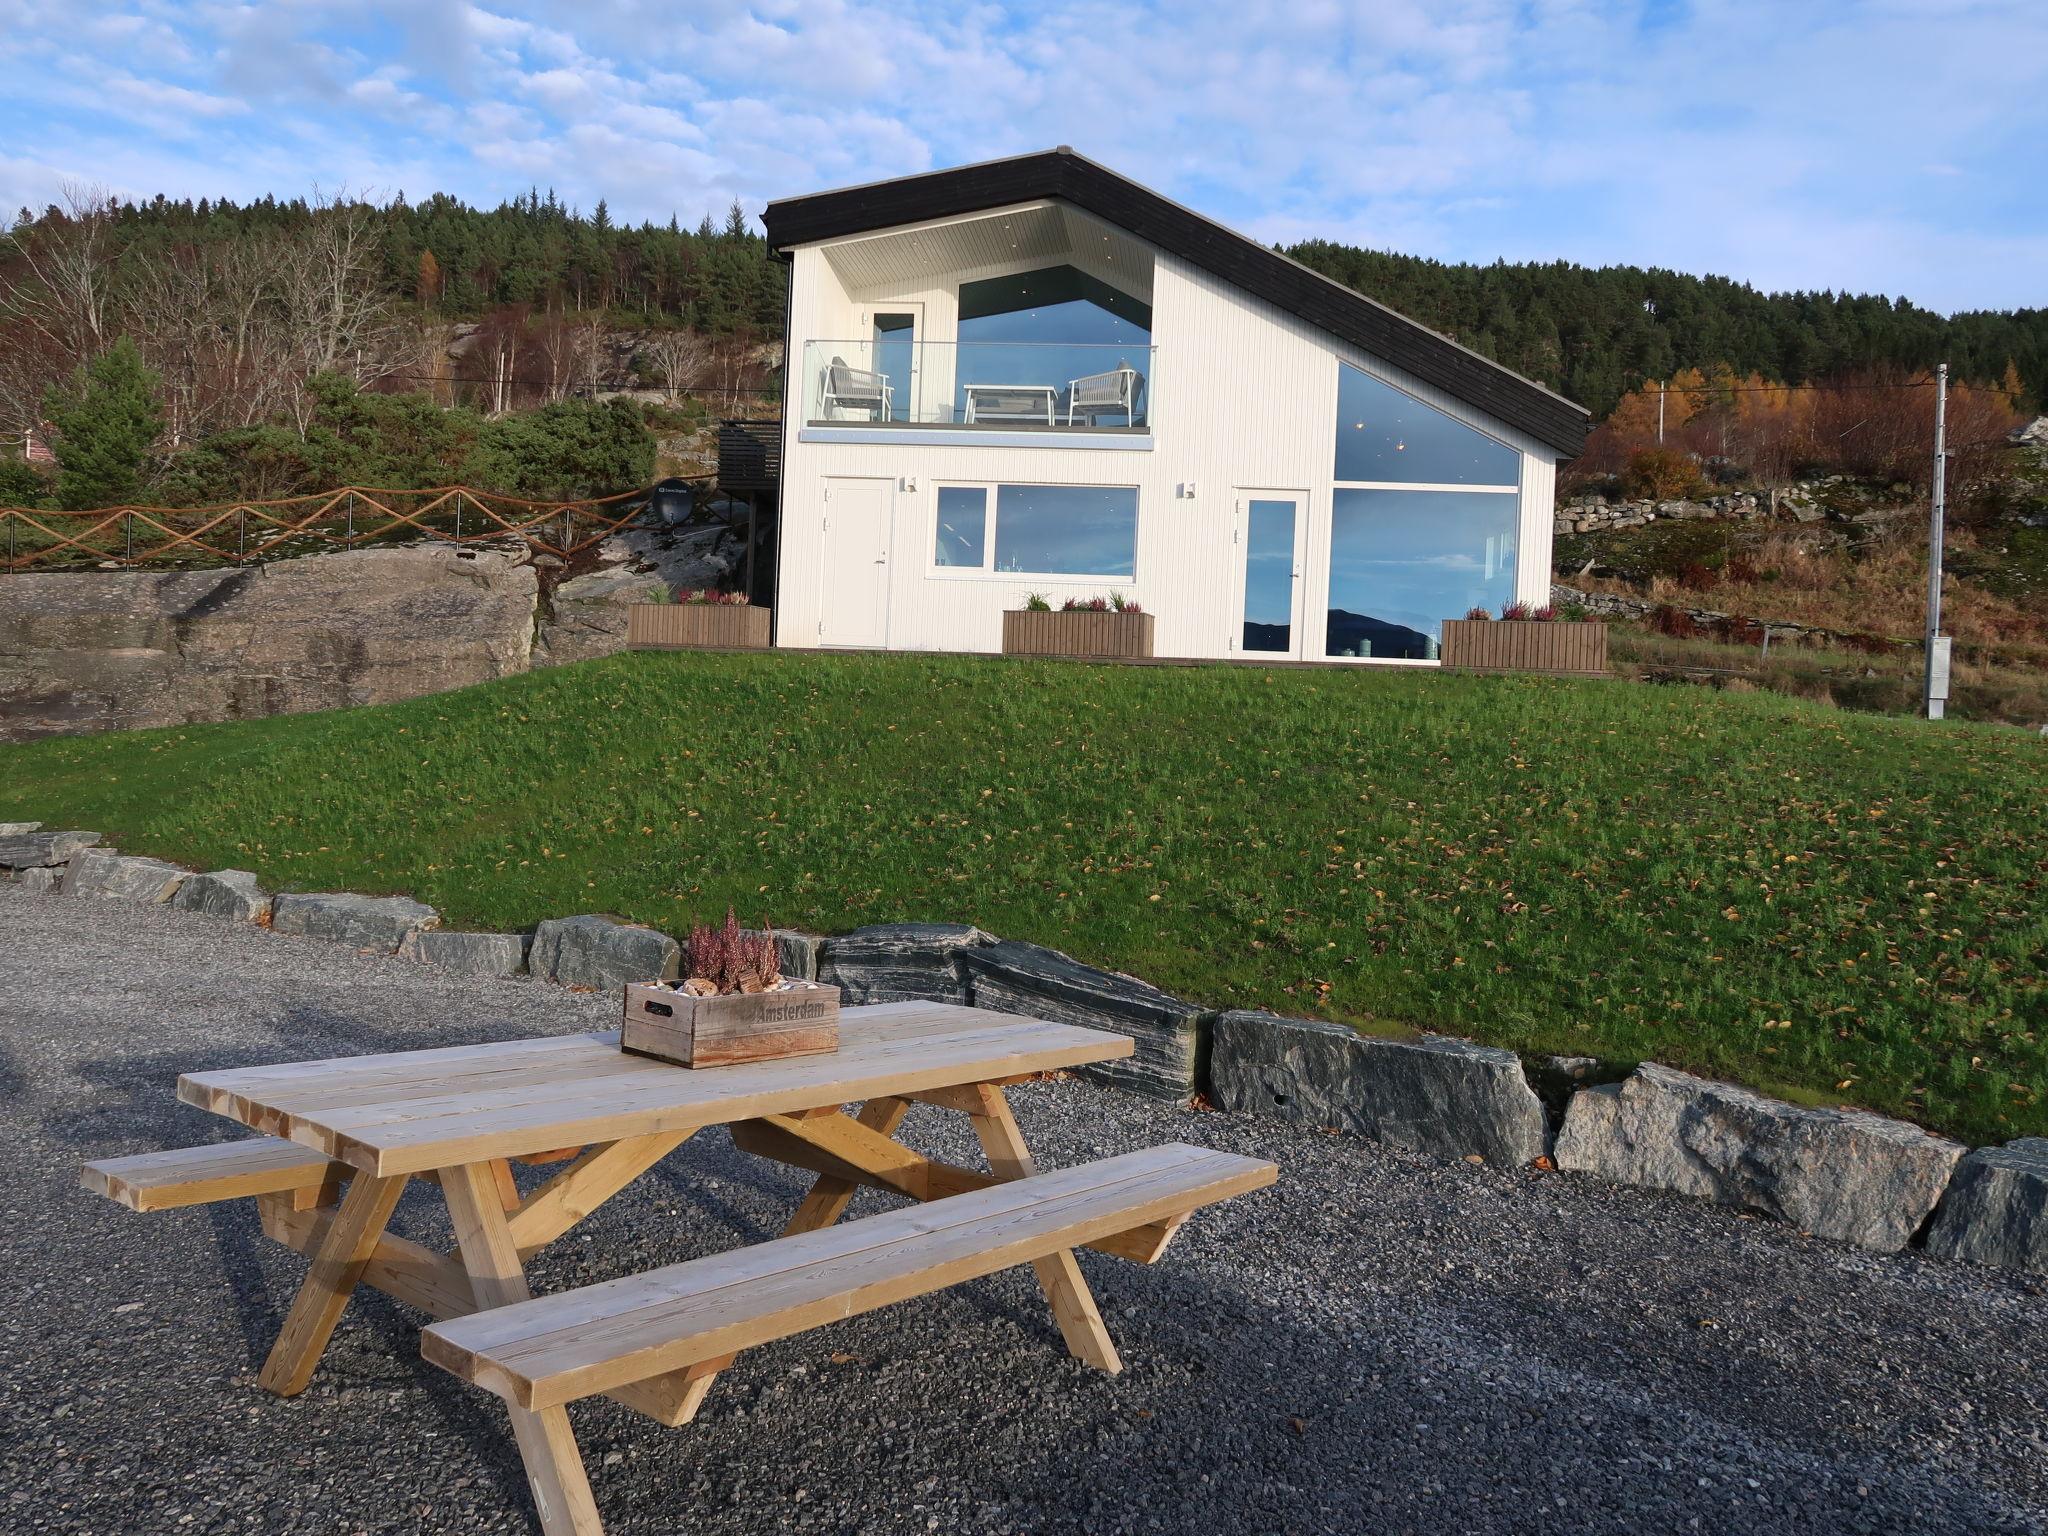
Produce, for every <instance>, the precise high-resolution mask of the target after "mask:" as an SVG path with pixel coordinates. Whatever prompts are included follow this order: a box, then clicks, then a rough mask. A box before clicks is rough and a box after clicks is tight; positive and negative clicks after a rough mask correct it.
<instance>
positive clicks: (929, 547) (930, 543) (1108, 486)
mask: <svg viewBox="0 0 2048 1536" xmlns="http://www.w3.org/2000/svg"><path fill="white" fill-rule="evenodd" d="M1006 485H1010V486H1045V487H1047V488H1049V489H1053V490H1079V491H1129V492H1130V493H1131V496H1132V500H1133V509H1132V514H1131V574H1130V575H1128V576H1112V575H1107V574H1103V573H1100V572H1098V573H1096V574H1094V575H1084V574H1070V573H1068V572H1063V571H1005V570H1000V569H998V568H997V566H996V563H995V559H996V522H997V519H998V517H999V516H1000V513H999V511H998V503H999V501H1000V496H999V494H998V493H999V492H1000V491H1001V490H1002V488H1003V487H1004V486H1006ZM949 490H969V491H983V492H986V493H987V497H988V500H987V503H986V509H985V511H984V512H983V514H982V515H983V519H984V520H983V524H982V533H981V559H982V563H981V564H980V565H941V564H939V493H940V492H941V491H949ZM1144 519H1145V491H1144V488H1143V487H1142V486H1140V485H1138V484H1137V483H1135V482H1132V481H1114V480H1112V481H1103V480H934V481H933V482H932V494H931V503H930V515H929V516H928V517H926V519H925V544H924V557H925V574H926V575H928V576H930V577H933V578H934V579H936V580H940V581H1003V582H1009V583H1011V584H1012V585H1015V584H1016V583H1018V582H1023V581H1028V582H1033V583H1040V582H1043V583H1045V584H1047V585H1052V586H1057V585H1060V584H1062V583H1066V584H1070V585H1073V586H1078V587H1100V586H1102V585H1103V584H1104V583H1105V582H1124V583H1135V582H1136V581H1137V579H1138V575H1137V568H1138V543H1139V539H1138V535H1139V533H1140V531H1141V530H1142V528H1143V526H1144Z"/></svg>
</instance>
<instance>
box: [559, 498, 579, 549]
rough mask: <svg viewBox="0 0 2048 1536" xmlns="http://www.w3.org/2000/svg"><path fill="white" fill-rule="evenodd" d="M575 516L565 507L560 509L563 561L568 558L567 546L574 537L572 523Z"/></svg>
mask: <svg viewBox="0 0 2048 1536" xmlns="http://www.w3.org/2000/svg"><path fill="white" fill-rule="evenodd" d="M575 515H576V514H575V513H573V512H571V511H570V510H569V509H568V508H567V507H564V508H562V558H563V559H564V560H566V559H568V558H569V545H570V543H571V542H572V541H573V540H574V539H575V537H576V533H575V525H574V523H573V521H572V519H573V518H574V517H575Z"/></svg>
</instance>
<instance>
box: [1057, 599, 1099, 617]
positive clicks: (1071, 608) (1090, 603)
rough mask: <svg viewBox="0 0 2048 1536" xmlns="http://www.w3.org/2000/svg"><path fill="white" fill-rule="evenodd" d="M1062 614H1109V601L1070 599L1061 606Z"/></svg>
mask: <svg viewBox="0 0 2048 1536" xmlns="http://www.w3.org/2000/svg"><path fill="white" fill-rule="evenodd" d="M1060 612H1061V613H1107V612H1109V599H1108V598H1106V597H1070V598H1068V599H1067V600H1066V601H1065V602H1063V603H1061V604H1060Z"/></svg>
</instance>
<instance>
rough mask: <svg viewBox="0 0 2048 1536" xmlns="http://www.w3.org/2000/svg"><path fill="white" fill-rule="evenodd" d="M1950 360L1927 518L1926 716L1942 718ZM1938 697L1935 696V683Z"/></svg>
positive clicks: (1940, 383) (1937, 388)
mask: <svg viewBox="0 0 2048 1536" xmlns="http://www.w3.org/2000/svg"><path fill="white" fill-rule="evenodd" d="M1947 482H1948V364H1947V363H1943V364H1942V365H1941V366H1940V367H1939V368H1937V369H1935V370H1934V498H1933V501H1932V504H1931V505H1930V507H1929V509H1928V518H1927V669H1926V674H1925V681H1926V689H1925V694H1926V699H1927V718H1928V719H1930V720H1939V719H1940V718H1941V717H1942V711H1943V708H1944V706H1945V705H1946V704H1947V702H1948V667H1947V665H1946V662H1947V660H1948V658H1947V656H1946V655H1945V654H1943V653H1942V652H1943V647H1941V645H1940V644H1939V642H1940V640H1941V543H1942V525H1943V523H1944V521H1945V519H1946V516H1947V511H1948V508H1947V503H1946V497H1947ZM1937 683H1938V684H1939V685H1940V694H1941V696H1940V697H1939V698H1936V697H1935V691H1936V684H1937Z"/></svg>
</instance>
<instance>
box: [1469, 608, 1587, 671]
mask: <svg viewBox="0 0 2048 1536" xmlns="http://www.w3.org/2000/svg"><path fill="white" fill-rule="evenodd" d="M1439 659H1441V660H1442V662H1443V664H1444V665H1445V666H1447V667H1471V668H1475V669H1477V670H1480V671H1486V672H1577V673H1601V672H1605V671H1606V670H1607V626H1606V625H1605V624H1601V623H1596V622H1591V621H1580V620H1564V621H1546V620H1542V619H1446V620H1445V621H1444V639H1443V645H1442V648H1441V650H1440V652H1439Z"/></svg>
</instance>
